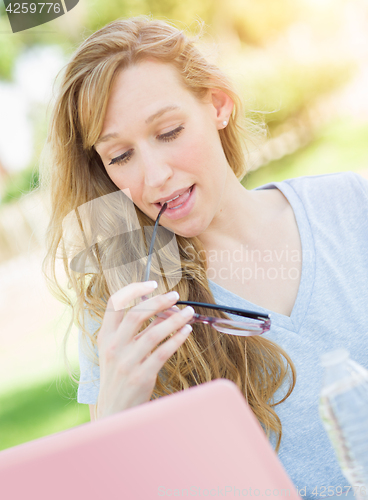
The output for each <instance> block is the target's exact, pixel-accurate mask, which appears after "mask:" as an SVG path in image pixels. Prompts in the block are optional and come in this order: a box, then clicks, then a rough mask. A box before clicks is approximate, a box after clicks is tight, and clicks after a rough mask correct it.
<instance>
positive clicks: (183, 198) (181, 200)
mask: <svg viewBox="0 0 368 500" xmlns="http://www.w3.org/2000/svg"><path fill="white" fill-rule="evenodd" d="M192 188H193V186H191V187H190V188H188V189H187V190H186V191H185V193H183V194H181V195H180V196H179V197H178V198H175V200H172V201H170V202H169V203H167V207H166V209H169V208H174V207H178V206H179V205H182V204H183V203H185V201H186V200H187V199H188V198H189V196H190V193H191V191H192ZM155 205H156V206H157V207H160V208H161V207H162V206H163V203H155Z"/></svg>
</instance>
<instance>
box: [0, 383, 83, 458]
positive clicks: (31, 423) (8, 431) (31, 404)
mask: <svg viewBox="0 0 368 500" xmlns="http://www.w3.org/2000/svg"><path fill="white" fill-rule="evenodd" d="M76 391H77V385H76V384H73V383H71V381H70V379H69V376H68V375H64V376H63V377H59V379H58V380H56V379H51V380H49V381H47V382H43V383H42V384H37V385H34V386H33V387H32V388H27V389H22V390H17V391H15V392H11V393H9V394H4V395H2V396H0V450H3V449H5V448H9V447H11V446H15V445H18V444H21V443H24V442H26V441H31V440H33V439H37V438H40V437H43V436H46V435H49V434H54V433H56V432H61V431H63V430H66V429H69V428H71V427H75V426H77V425H80V424H83V423H85V422H88V421H89V420H90V417H89V409H88V405H81V404H78V403H77V402H76Z"/></svg>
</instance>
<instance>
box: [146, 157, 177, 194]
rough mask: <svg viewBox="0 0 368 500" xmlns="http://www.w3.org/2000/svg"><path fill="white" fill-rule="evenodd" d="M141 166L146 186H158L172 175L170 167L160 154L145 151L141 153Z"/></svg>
mask: <svg viewBox="0 0 368 500" xmlns="http://www.w3.org/2000/svg"><path fill="white" fill-rule="evenodd" d="M142 168H143V173H144V182H145V184H146V186H149V187H151V188H158V187H160V186H162V185H164V184H165V183H166V181H167V180H168V179H169V178H170V177H171V176H172V173H173V172H172V168H171V167H170V166H169V165H168V164H167V162H166V161H165V159H164V158H163V157H162V155H160V154H157V152H156V154H155V152H152V151H151V152H145V153H144V154H142Z"/></svg>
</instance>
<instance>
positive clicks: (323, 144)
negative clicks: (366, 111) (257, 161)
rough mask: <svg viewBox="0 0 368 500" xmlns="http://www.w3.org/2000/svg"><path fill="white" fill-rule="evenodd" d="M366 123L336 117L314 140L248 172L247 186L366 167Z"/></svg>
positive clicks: (367, 129) (367, 135)
mask: <svg viewBox="0 0 368 500" xmlns="http://www.w3.org/2000/svg"><path fill="white" fill-rule="evenodd" d="M367 138H368V123H365V124H359V123H353V122H351V121H349V120H343V119H340V120H336V121H334V122H332V123H330V124H328V125H327V126H325V127H322V128H320V130H319V131H318V132H317V133H316V136H315V139H314V140H313V142H311V143H310V144H308V145H307V146H306V147H304V148H302V149H299V150H298V151H296V152H295V153H294V154H291V155H289V156H286V157H284V158H281V159H280V160H276V161H272V162H270V163H268V164H267V165H265V166H263V167H261V168H259V169H258V170H255V171H254V172H250V173H249V174H248V175H247V176H246V177H245V178H244V179H243V181H242V184H243V185H244V186H245V187H246V188H247V189H253V188H255V187H257V186H261V185H262V184H266V183H268V182H278V181H282V180H285V179H290V178H293V177H300V176H303V175H319V174H328V173H333V172H343V171H347V170H352V171H359V170H362V169H365V168H368V146H367V144H368V141H367Z"/></svg>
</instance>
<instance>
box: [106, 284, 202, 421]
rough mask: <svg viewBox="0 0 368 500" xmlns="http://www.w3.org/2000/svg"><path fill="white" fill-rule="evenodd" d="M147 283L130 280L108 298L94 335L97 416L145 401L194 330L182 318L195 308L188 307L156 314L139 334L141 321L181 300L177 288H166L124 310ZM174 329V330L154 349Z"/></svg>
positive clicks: (144, 291)
mask: <svg viewBox="0 0 368 500" xmlns="http://www.w3.org/2000/svg"><path fill="white" fill-rule="evenodd" d="M148 283H150V282H142V283H131V284H129V285H127V286H126V287H124V288H122V289H121V290H119V291H118V292H116V293H115V294H114V295H112V296H111V297H110V299H109V301H108V302H107V307H106V311H105V315H104V319H103V322H102V325H101V329H100V332H99V334H98V338H97V345H98V350H99V360H100V392H99V396H98V401H97V418H102V417H105V416H107V415H111V414H113V413H117V412H119V411H122V410H125V409H126V408H131V407H133V406H136V405H139V404H141V403H145V402H147V401H149V400H150V398H151V396H152V392H153V389H154V386H155V383H156V378H157V374H158V372H159V371H160V369H161V368H162V367H163V365H164V364H165V363H166V361H167V360H168V359H169V358H170V356H172V355H173V354H174V352H175V351H176V350H177V349H178V347H180V346H181V345H182V344H183V343H184V342H185V340H186V338H187V337H188V335H189V333H190V332H191V330H192V328H191V326H190V325H186V323H187V322H188V321H189V320H190V319H191V318H192V316H193V314H194V311H193V309H192V308H191V307H186V308H185V309H183V310H182V311H180V312H178V313H173V314H172V315H171V316H170V317H168V318H167V319H166V318H156V319H155V320H154V321H153V322H152V323H151V324H150V325H149V326H148V327H147V328H146V329H145V330H143V331H142V332H141V333H140V334H139V335H137V334H138V332H139V330H140V329H141V327H142V325H143V323H144V322H145V321H147V320H148V319H149V318H151V317H152V316H154V315H156V314H157V313H159V312H162V311H165V310H166V309H168V308H169V307H172V306H173V305H174V304H175V303H176V302H177V300H179V296H178V294H177V293H176V292H169V293H167V294H165V295H156V296H155V297H151V298H150V299H148V300H145V301H143V302H140V303H139V304H138V305H136V306H134V307H132V308H131V309H130V310H129V311H128V312H127V311H126V310H125V308H126V307H127V306H128V304H130V303H131V302H132V301H133V300H134V299H137V298H139V297H142V296H143V295H146V294H149V293H151V292H153V290H154V286H153V285H152V284H151V285H149V284H148ZM175 330H178V331H177V333H176V334H175V335H173V336H172V337H170V338H169V339H168V340H166V342H164V343H163V344H162V345H160V347H158V348H157V349H156V350H155V351H154V352H153V353H152V350H153V349H154V348H155V347H156V346H157V345H158V344H159V343H160V342H161V341H162V340H164V339H165V338H166V337H167V336H168V335H170V334H171V333H173V332H174V331H175Z"/></svg>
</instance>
